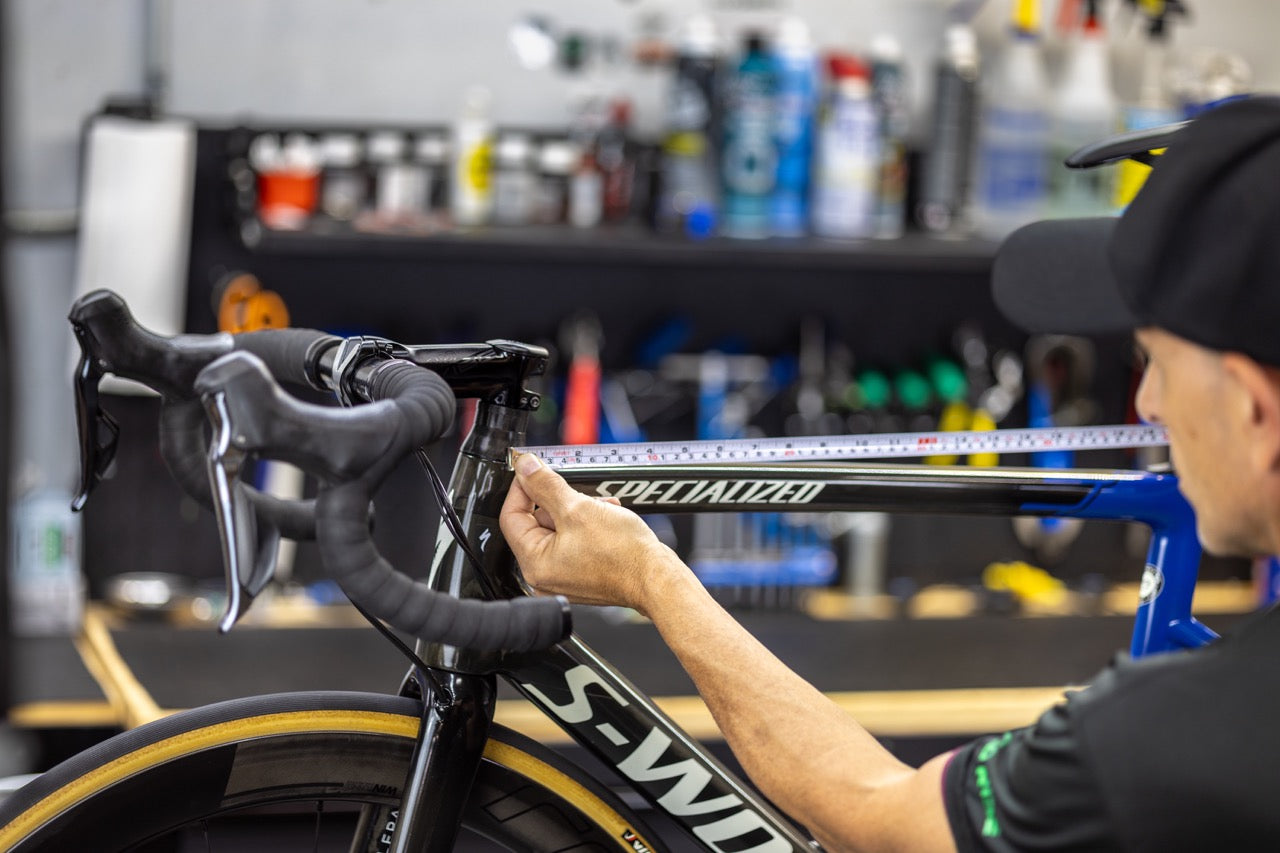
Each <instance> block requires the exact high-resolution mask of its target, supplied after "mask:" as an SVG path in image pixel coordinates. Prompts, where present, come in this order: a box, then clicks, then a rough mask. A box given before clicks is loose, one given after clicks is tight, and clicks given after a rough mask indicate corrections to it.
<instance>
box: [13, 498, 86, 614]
mask: <svg viewBox="0 0 1280 853" xmlns="http://www.w3.org/2000/svg"><path fill="white" fill-rule="evenodd" d="M11 529H12V535H13V543H12V558H13V569H12V572H13V576H12V581H11V584H12V593H13V631H14V633H15V634H17V635H20V636H40V635H56V634H62V635H67V634H73V633H74V632H75V631H77V630H78V629H79V627H80V622H81V616H82V614H83V613H84V599H85V582H84V577H83V575H82V574H81V572H80V564H81V557H82V553H81V551H82V549H81V545H80V542H81V522H80V516H79V515H76V514H75V513H73V512H72V511H71V509H70V501H69V500H68V499H67V496H66V495H65V494H63V493H61V492H56V491H48V490H37V491H34V492H31V493H29V494H26V495H23V496H22V497H21V498H19V499H18V500H17V501H15V502H14V507H13V520H12V528H11Z"/></svg>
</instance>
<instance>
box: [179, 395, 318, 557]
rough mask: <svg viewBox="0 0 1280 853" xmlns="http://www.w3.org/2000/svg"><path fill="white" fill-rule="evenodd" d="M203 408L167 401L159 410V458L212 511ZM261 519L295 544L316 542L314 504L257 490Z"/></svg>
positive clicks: (254, 498)
mask: <svg viewBox="0 0 1280 853" xmlns="http://www.w3.org/2000/svg"><path fill="white" fill-rule="evenodd" d="M205 423H206V420H205V414H204V407H203V406H201V405H200V401H199V400H184V401H182V402H178V401H175V400H166V401H165V402H164V404H163V405H162V406H161V407H160V455H161V456H162V457H163V458H164V462H165V465H166V466H167V467H168V469H169V473H170V474H171V475H173V479H174V480H176V481H177V482H178V485H179V486H181V487H182V490H183V491H184V492H186V493H187V494H188V495H190V496H191V497H192V498H194V499H195V500H196V501H197V502H198V503H199V504H200V505H201V506H203V507H205V508H206V509H213V495H212V493H211V492H210V489H209V474H208V467H207V464H206V462H207V458H208V456H207V447H208V443H209V442H208V438H207V437H206V436H205ZM248 495H249V500H250V501H251V502H252V503H253V507H254V510H255V511H256V512H257V514H258V517H259V518H260V519H263V520H265V521H268V522H270V523H271V524H273V525H274V526H275V528H276V529H277V530H279V531H280V535H281V536H284V537H286V538H288V539H293V540H295V541H310V540H312V539H315V538H316V516H315V501H314V500H287V501H286V500H281V499H279V498H277V497H275V496H274V495H268V494H264V493H263V492H260V491H258V490H257V489H249V490H248Z"/></svg>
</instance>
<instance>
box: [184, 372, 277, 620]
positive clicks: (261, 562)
mask: <svg viewBox="0 0 1280 853" xmlns="http://www.w3.org/2000/svg"><path fill="white" fill-rule="evenodd" d="M201 400H202V402H203V403H204V407H205V411H206V413H207V414H208V417H209V422H210V424H211V425H212V426H213V436H212V439H211V440H210V442H209V456H208V463H207V464H208V471H209V484H210V486H211V489H212V492H213V510H214V515H215V516H216V517H217V522H218V536H219V538H220V539H221V540H222V564H223V570H224V572H225V574H226V579H227V607H226V610H225V611H224V612H223V615H222V619H221V620H220V621H219V623H218V630H219V631H220V632H222V633H224V634H225V633H226V632H227V631H230V630H231V628H232V626H234V625H235V624H236V622H238V621H239V620H240V617H241V616H243V615H244V614H245V613H246V612H248V610H249V607H250V605H252V604H253V601H254V599H255V598H257V596H258V594H259V593H260V592H262V590H263V589H264V588H266V585H267V584H268V583H270V582H271V579H272V577H274V576H275V570H276V553H277V551H278V549H279V545H280V531H279V529H278V528H276V526H275V525H274V524H271V523H270V522H269V521H268V520H267V519H266V518H260V517H259V515H258V513H256V512H254V507H253V503H252V501H251V500H250V498H249V494H248V491H247V488H248V487H247V486H246V485H245V484H244V482H242V481H241V479H240V473H241V472H242V471H243V470H244V465H245V462H246V461H247V460H248V458H249V453H248V452H247V451H246V450H244V449H242V448H241V447H239V446H238V444H237V442H236V437H237V435H239V430H238V428H237V426H236V424H235V422H234V418H233V417H232V415H231V411H230V408H229V407H228V405H227V395H226V392H225V391H213V392H210V393H206V394H203V395H201Z"/></svg>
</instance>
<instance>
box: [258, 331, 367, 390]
mask: <svg viewBox="0 0 1280 853" xmlns="http://www.w3.org/2000/svg"><path fill="white" fill-rule="evenodd" d="M326 340H330V341H332V342H333V344H334V345H337V344H339V343H341V342H342V339H341V338H339V337H335V336H334V335H330V334H326V333H325V332H318V331H316V330H315V329H264V330H262V331H260V332H243V333H241V334H239V335H236V336H235V337H234V338H233V341H234V346H235V348H236V349H238V350H244V351H245V352H251V353H253V354H254V355H256V356H257V357H258V358H260V359H262V360H263V361H264V362H266V364H267V369H268V370H270V371H271V375H272V376H274V377H275V378H276V379H277V380H278V381H280V382H289V383H292V384H294V385H306V386H308V387H310V386H311V380H310V378H309V377H308V376H307V356H308V355H310V354H312V353H313V352H317V351H319V350H320V348H319V347H317V348H316V349H315V350H312V349H311V348H312V346H313V345H315V344H317V343H319V342H323V341H326Z"/></svg>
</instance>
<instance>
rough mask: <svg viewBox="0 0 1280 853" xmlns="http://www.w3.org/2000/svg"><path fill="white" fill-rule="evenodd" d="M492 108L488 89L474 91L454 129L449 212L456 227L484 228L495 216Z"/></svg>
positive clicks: (464, 105) (468, 93)
mask: <svg viewBox="0 0 1280 853" xmlns="http://www.w3.org/2000/svg"><path fill="white" fill-rule="evenodd" d="M489 105H490V95H489V90H488V89H485V88H483V87H481V86H475V87H473V88H471V89H470V90H468V91H467V96H466V100H465V102H464V104H463V108H462V114H461V116H460V117H459V119H458V123H457V124H456V125H455V126H454V131H453V132H454V137H453V154H454V158H453V176H452V178H453V179H452V180H451V181H450V182H449V187H450V192H451V196H450V205H449V209H450V212H451V213H452V214H453V221H454V223H455V224H457V225H464V226H468V225H483V224H484V223H486V222H488V221H489V219H490V217H491V216H492V214H493V186H492V182H491V180H490V168H491V160H492V154H493V122H492V121H491V120H490V118H489Z"/></svg>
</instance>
